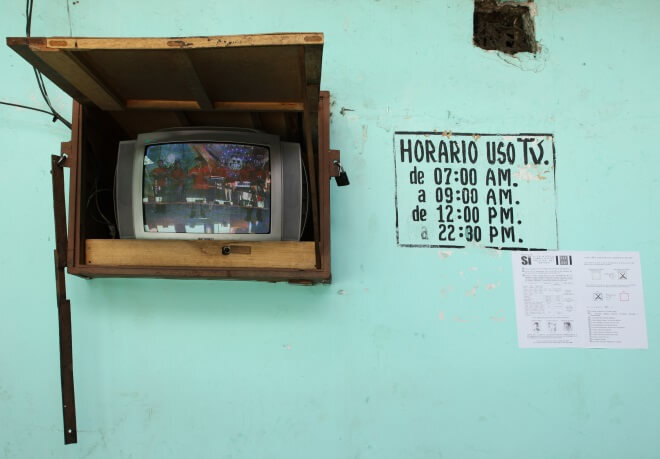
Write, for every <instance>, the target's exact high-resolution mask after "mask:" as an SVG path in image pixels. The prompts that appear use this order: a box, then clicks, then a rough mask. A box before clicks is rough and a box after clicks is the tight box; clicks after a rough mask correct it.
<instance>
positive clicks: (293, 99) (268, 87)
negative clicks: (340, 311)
mask: <svg viewBox="0 0 660 459" xmlns="http://www.w3.org/2000/svg"><path fill="white" fill-rule="evenodd" d="M7 42H8V44H9V46H11V47H12V48H13V49H14V50H15V51H16V52H17V53H19V54H20V55H21V56H23V57H24V58H25V59H26V60H27V61H28V62H30V63H31V64H32V65H34V66H35V67H37V68H38V69H39V70H40V71H41V72H42V73H43V74H44V75H46V76H47V77H48V78H50V79H51V80H52V81H53V82H54V83H55V84H57V85H59V86H60V87H61V88H62V89H63V90H65V91H66V92H68V93H69V94H70V95H71V96H72V97H73V98H74V99H75V101H74V105H73V119H72V132H71V141H70V142H64V143H63V144H62V153H63V154H65V155H67V159H66V161H65V163H64V165H65V166H67V167H69V168H70V188H69V219H68V244H67V256H66V260H67V264H66V267H67V270H68V272H69V273H70V274H74V275H78V276H83V277H88V278H92V277H163V278H207V279H246V280H250V279H251V280H265V281H290V282H299V283H316V282H330V280H331V271H330V189H329V186H330V185H329V181H330V178H331V176H334V175H336V174H337V172H338V171H337V167H336V166H335V161H336V160H338V152H337V151H330V139H329V118H330V114H329V105H330V104H329V102H330V101H329V98H330V96H329V93H327V92H322V91H320V89H319V87H320V78H321V59H322V49H323V35H322V34H319V33H310V34H304V33H299V34H267V35H237V36H226V37H192V38H71V37H54V38H23V37H21V38H9V39H7ZM131 63H134V64H135V65H137V64H140V65H142V66H143V68H141V69H140V73H141V75H138V74H137V73H136V75H134V76H133V75H130V72H128V73H129V75H126V73H127V72H126V69H127V68H128V69H129V70H130V68H131V67H130V64H131ZM163 69H168V71H169V72H170V73H169V74H168V77H167V78H169V79H171V80H172V81H171V84H169V83H170V82H168V81H167V78H166V79H165V80H164V81H163V78H162V75H163V74H164V73H165V72H164V71H163ZM145 72H146V73H147V74H149V72H151V73H152V77H153V85H149V84H147V83H145V77H144V75H143V74H144V73H145ZM232 72H233V73H240V72H243V74H241V75H240V76H241V77H242V78H241V79H237V78H236V77H235V76H234V75H232ZM269 72H270V73H269ZM271 76H272V78H271ZM159 77H161V78H159ZM243 79H245V80H248V82H247V83H244V82H243V81H242V80H243ZM218 81H219V82H218ZM252 81H254V82H257V83H254V84H252V86H251V85H250V84H251V83H250V82H252ZM174 82H176V84H174ZM228 82H229V83H233V85H234V86H232V87H229V88H228V85H229V84H228ZM151 86H154V87H151ZM223 97H224V98H223ZM167 117H169V118H170V119H171V120H170V121H167V119H168V118H167ZM213 117H215V118H213ZM266 118H268V119H269V120H271V121H272V122H273V123H275V124H276V125H277V126H278V129H280V130H281V131H282V132H281V133H282V134H283V135H285V136H288V137H289V138H288V139H287V140H294V141H298V142H300V144H301V147H302V150H303V151H304V155H303V156H304V160H305V162H306V165H307V169H308V171H310V174H309V185H310V190H311V193H310V195H311V214H312V220H313V222H312V230H311V231H310V232H309V233H308V236H307V240H303V241H300V242H250V243H247V242H245V243H243V242H240V243H239V242H236V241H234V242H221V241H186V242H183V241H162V240H160V241H153V240H149V241H147V240H141V241H135V240H132V241H129V240H111V239H108V237H107V236H101V237H99V236H98V234H94V233H95V231H94V230H92V229H91V227H92V226H93V225H91V224H90V221H89V218H88V216H87V213H86V212H87V206H86V202H88V200H89V195H90V192H89V190H88V188H89V185H86V183H89V182H90V177H91V176H92V175H93V174H94V173H93V172H92V171H91V168H90V166H89V163H90V161H91V160H90V158H91V157H92V156H93V155H96V156H101V157H103V158H105V160H106V163H105V164H103V165H101V168H102V169H104V170H105V172H103V173H102V174H99V173H98V167H97V172H96V176H94V180H96V179H97V178H99V177H97V176H100V175H104V178H103V179H104V180H105V182H104V184H105V186H106V187H107V186H108V185H109V180H111V178H109V177H110V174H109V172H108V169H112V166H113V164H114V163H113V161H112V159H111V157H112V155H113V154H114V155H116V152H114V153H113V151H114V150H113V149H116V145H114V144H115V143H118V140H124V139H126V138H131V135H135V134H136V133H139V132H140V131H141V130H142V132H149V130H154V128H153V126H156V127H158V128H165V127H176V126H191V125H192V126H194V125H199V123H200V122H199V121H195V120H201V119H204V120H208V119H211V120H213V119H216V120H222V121H216V122H217V123H222V125H225V126H226V125H230V126H237V127H256V128H262V130H264V131H266V132H269V129H268V128H263V127H262V126H261V124H262V121H263V120H264V119H266ZM278 118H279V119H281V121H273V120H275V119H278ZM245 119H249V120H252V121H251V122H252V126H250V125H249V124H248V126H246V125H245ZM205 124H208V121H205ZM264 124H265V123H264ZM140 126H148V127H144V128H141V127H140ZM282 126H283V127H282ZM114 131H116V132H117V133H113V132H114ZM271 133H272V132H271ZM90 139H91V140H90ZM94 142H96V143H95V144H94ZM92 144H94V147H92ZM93 148H95V149H96V151H95V153H94V154H93V155H92V153H90V150H92V149H93ZM108 158H110V159H108ZM115 160H116V159H115ZM97 233H98V231H97ZM223 247H228V248H229V251H230V254H229V255H223V254H222V253H223V252H222V248H223ZM122 253H124V254H126V256H122V255H121V254H122ZM131 255H132V257H131ZM185 260H188V261H185Z"/></svg>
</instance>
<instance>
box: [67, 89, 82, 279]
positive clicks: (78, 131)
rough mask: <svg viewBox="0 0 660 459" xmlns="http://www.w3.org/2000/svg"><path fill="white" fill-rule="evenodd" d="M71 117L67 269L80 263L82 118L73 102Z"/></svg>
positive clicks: (80, 112)
mask: <svg viewBox="0 0 660 459" xmlns="http://www.w3.org/2000/svg"><path fill="white" fill-rule="evenodd" d="M72 113H73V116H72V118H71V149H70V153H71V156H69V159H68V164H69V170H70V173H69V237H68V247H67V267H69V268H70V267H72V266H75V265H78V264H80V263H82V261H83V259H82V258H81V252H82V247H81V246H82V244H81V240H80V233H81V231H82V230H81V221H80V214H81V203H80V194H81V182H82V168H81V167H80V156H81V154H82V129H83V122H82V119H83V116H82V105H81V104H80V103H78V102H76V101H75V100H74V101H73V110H72Z"/></svg>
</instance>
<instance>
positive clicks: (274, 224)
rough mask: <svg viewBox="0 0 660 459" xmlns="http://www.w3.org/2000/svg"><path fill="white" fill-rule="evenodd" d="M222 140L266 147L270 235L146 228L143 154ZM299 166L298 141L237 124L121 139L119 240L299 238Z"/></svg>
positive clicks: (117, 208) (117, 210)
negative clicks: (157, 147)
mask: <svg viewBox="0 0 660 459" xmlns="http://www.w3.org/2000/svg"><path fill="white" fill-rule="evenodd" d="M183 142H208V143H212V142H220V143H236V144H247V145H259V146H264V147H267V148H268V149H269V151H270V169H271V170H270V174H271V198H270V201H271V202H270V233H267V234H231V233H213V234H202V233H164V232H163V233H154V232H150V231H145V230H144V214H143V211H144V208H143V205H142V204H143V202H142V189H143V173H144V155H145V151H146V148H147V147H148V146H150V145H158V144H166V143H183ZM302 177H303V166H302V157H301V153H300V144H298V143H293V142H282V141H280V138H279V137H278V136H276V135H271V134H266V133H264V132H261V131H256V130H253V129H239V128H215V127H209V128H207V127H199V128H198V127H195V128H175V129H164V130H162V131H157V132H151V133H144V134H140V135H138V137H137V139H136V140H129V141H123V142H119V150H118V153H117V168H116V170H115V184H114V186H115V191H114V194H115V215H116V217H117V227H118V230H119V237H120V238H121V239H218V240H227V241H233V240H237V241H298V240H300V234H301V225H302V223H301V220H302V219H301V216H302V211H303V208H302V202H303V199H302V198H303V188H302V187H303V180H302Z"/></svg>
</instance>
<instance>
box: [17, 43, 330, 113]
mask: <svg viewBox="0 0 660 459" xmlns="http://www.w3.org/2000/svg"><path fill="white" fill-rule="evenodd" d="M7 45H8V46H10V47H11V48H12V49H13V50H14V51H16V52H17V53H18V54H20V55H21V56H22V57H23V58H24V59H25V60H27V61H28V62H29V63H30V64H32V65H33V66H34V67H36V68H37V69H38V70H39V71H41V73H43V74H44V75H45V76H46V77H48V78H49V79H50V80H51V81H52V82H53V83H55V84H56V85H57V86H59V87H60V88H61V89H62V90H63V91H65V92H66V93H67V94H69V95H70V96H71V97H73V98H74V99H76V100H77V101H78V102H80V103H82V104H94V105H96V106H98V107H99V108H101V109H102V110H111V111H117V110H132V109H164V110H243V111H269V110H277V111H304V110H306V111H311V112H315V111H316V110H317V107H318V100H319V99H318V97H319V84H320V80H321V59H322V54H323V34H321V33H291V34H265V35H234V36H214V37H190V38H75V37H52V38H26V37H16V38H7Z"/></svg>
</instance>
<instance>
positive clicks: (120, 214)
mask: <svg viewBox="0 0 660 459" xmlns="http://www.w3.org/2000/svg"><path fill="white" fill-rule="evenodd" d="M114 194H115V215H116V221H117V227H118V232H119V237H120V238H121V239H217V240H227V241H234V240H236V241H298V240H300V238H301V234H302V232H303V230H304V227H305V223H306V220H307V214H308V201H309V199H308V190H307V179H306V174H305V169H304V163H303V161H302V157H301V151H300V145H299V144H298V143H293V142H283V141H280V138H279V137H278V136H276V135H271V134H267V133H264V132H261V131H257V130H254V129H241V128H217V127H188V128H172V129H163V130H160V131H156V132H149V133H142V134H139V135H138V136H137V139H136V140H129V141H122V142H120V143H119V148H118V158H117V167H116V171H115V183H114Z"/></svg>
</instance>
